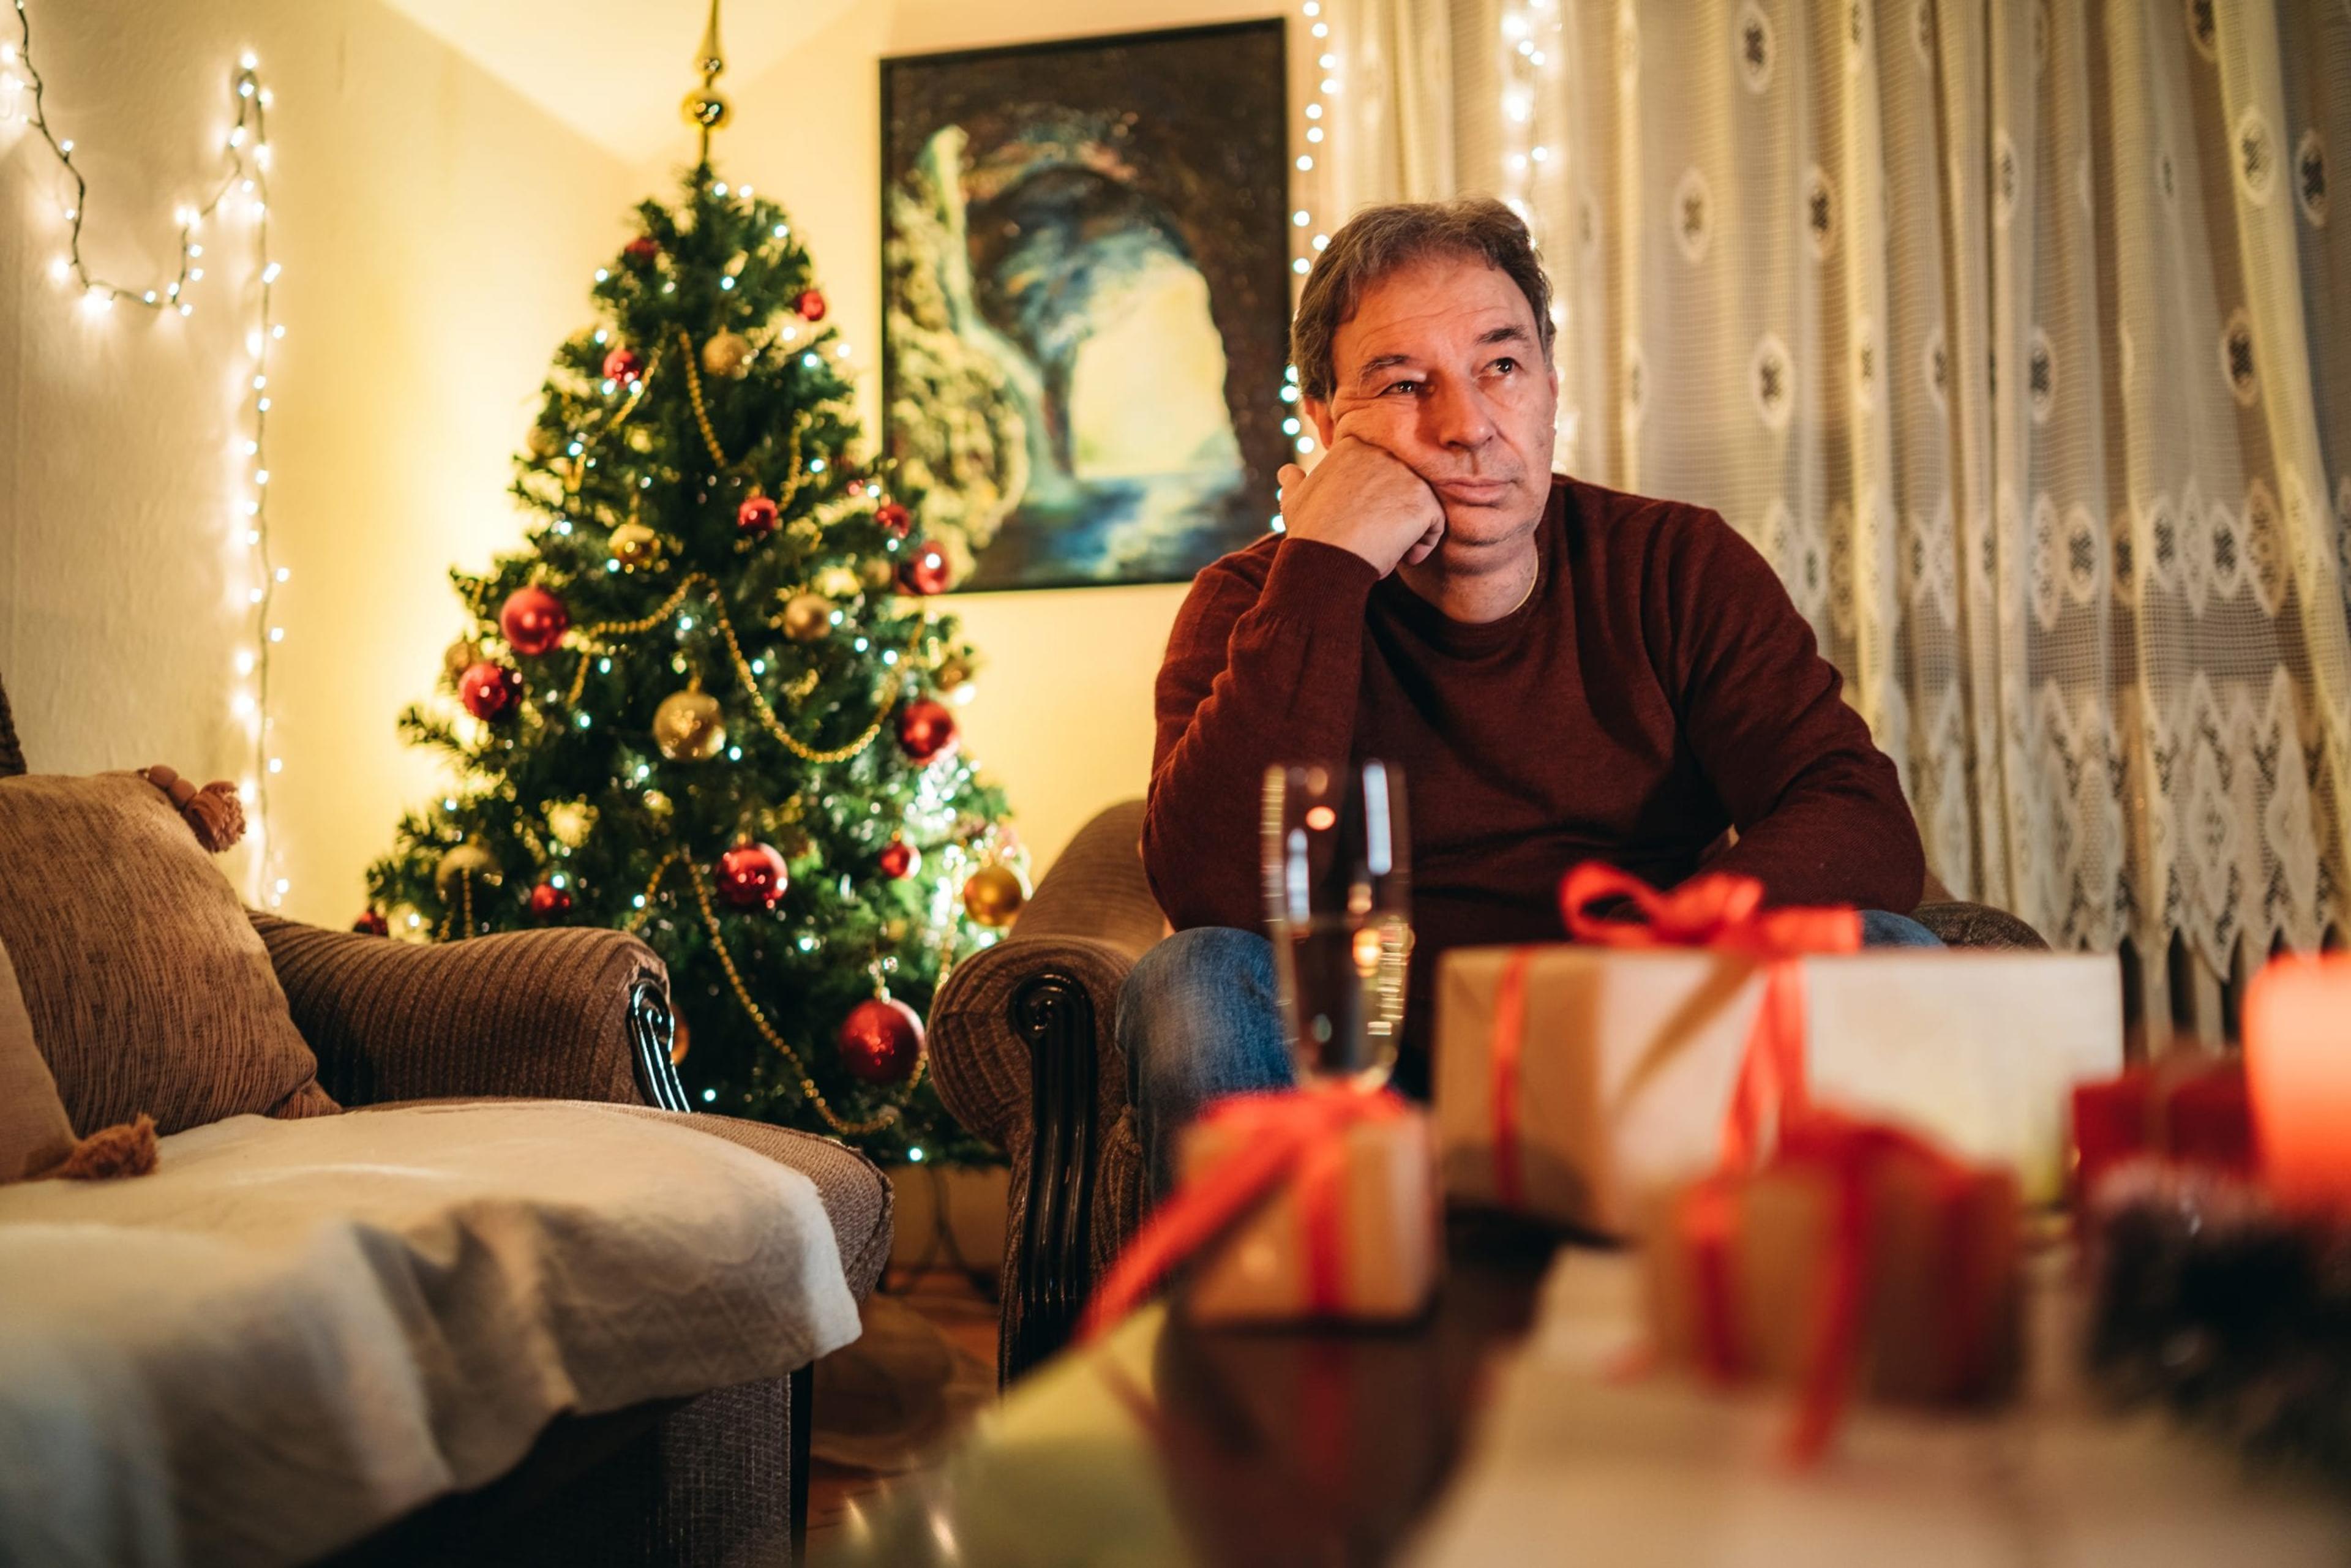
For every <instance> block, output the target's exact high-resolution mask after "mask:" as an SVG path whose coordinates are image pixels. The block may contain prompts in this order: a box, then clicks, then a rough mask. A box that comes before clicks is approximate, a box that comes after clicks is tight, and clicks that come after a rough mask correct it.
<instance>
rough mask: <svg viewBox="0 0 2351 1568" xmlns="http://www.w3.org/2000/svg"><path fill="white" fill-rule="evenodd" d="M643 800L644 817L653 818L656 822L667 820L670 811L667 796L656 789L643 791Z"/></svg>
mask: <svg viewBox="0 0 2351 1568" xmlns="http://www.w3.org/2000/svg"><path fill="white" fill-rule="evenodd" d="M643 798H644V802H645V813H646V815H648V816H650V817H653V818H655V819H656V820H666V819H667V818H668V816H669V811H670V805H669V797H668V796H666V795H664V794H663V793H662V792H661V791H660V790H658V789H648V790H646V791H645V793H644V797H643Z"/></svg>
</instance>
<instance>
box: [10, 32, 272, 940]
mask: <svg viewBox="0 0 2351 1568" xmlns="http://www.w3.org/2000/svg"><path fill="white" fill-rule="evenodd" d="M25 3H26V0H14V5H15V6H16V43H15V44H14V45H13V46H12V45H6V44H0V120H12V119H16V118H19V117H20V116H21V117H22V118H24V119H25V120H27V122H28V123H29V124H30V125H31V127H32V129H33V130H35V131H38V132H39V133H40V138H41V141H42V142H43V143H44V144H45V145H47V148H48V150H49V153H50V155H51V156H52V157H53V158H54V159H55V160H56V161H57V166H58V168H59V169H61V170H62V171H63V172H64V173H65V175H66V178H67V180H68V182H69V183H70V190H69V191H68V193H64V194H63V195H62V196H61V197H60V206H59V210H60V214H61V215H62V217H63V219H64V222H65V225H66V242H65V249H64V250H63V251H62V252H61V253H59V254H58V255H57V256H54V257H52V258H51V260H50V262H49V269H48V270H49V276H50V277H51V278H52V279H53V280H55V281H56V282H57V284H58V285H59V286H60V287H66V288H69V289H74V290H78V293H79V295H80V303H81V308H82V309H83V310H84V311H86V312H88V313H89V315H90V316H92V317H105V316H108V315H110V314H111V313H112V311H113V310H114V308H115V307H116V306H118V305H129V306H132V307H136V308H140V309H143V310H146V311H149V312H151V313H152V314H153V315H155V316H157V317H158V318H161V319H166V320H168V319H173V318H186V317H189V316H193V314H194V313H195V300H194V298H193V287H194V286H195V285H197V284H199V283H202V282H203V281H204V259H205V257H204V236H205V235H207V234H210V233H213V232H214V225H216V224H217V225H228V224H231V223H242V224H244V225H246V230H247V237H248V238H249V239H250V242H251V244H252V247H253V258H254V259H253V265H254V271H255V276H256V283H257V287H258V293H259V306H258V316H257V319H256V325H255V326H254V328H253V329H252V330H251V331H249V332H248V333H246V340H245V350H246V356H247V370H248V372H249V373H248V374H247V375H246V377H245V378H244V383H245V385H244V391H245V392H246V393H247V394H249V396H250V399H251V402H250V413H249V416H248V418H246V420H243V421H240V422H239V429H238V430H237V432H236V434H235V435H233V436H232V437H231V441H232V451H231V457H232V460H233V462H234V464H235V469H236V472H237V473H238V474H239V475H240V476H241V480H240V485H239V489H238V493H237V495H236V497H235V499H234V501H233V507H232V515H231V517H230V528H231V529H232V537H233V538H241V539H242V541H243V550H244V555H243V560H244V566H245V573H244V575H245V579H246V586H245V588H244V591H243V599H244V603H245V606H246V609H247V610H249V612H250V613H251V616H252V627H253V639H252V641H251V642H250V643H246V644H245V645H242V646H240V647H239V648H238V649H237V650H236V652H235V655H234V659H233V664H234V668H235V684H234V685H233V686H232V688H231V693H230V697H229V711H230V712H231V713H232V714H234V715H235V716H236V718H237V721H238V722H239V724H241V725H242V726H243V727H244V728H245V731H246V736H247V737H248V738H249V742H250V745H251V747H252V763H251V767H250V769H249V770H248V771H247V773H246V776H245V777H244V778H243V779H239V780H238V784H237V789H238V793H239V795H240V796H242V798H243V800H244V802H245V807H246V817H247V819H248V832H247V835H246V836H247V841H249V842H250V843H251V844H252V845H253V860H252V877H253V886H254V891H255V893H256V896H258V897H260V898H262V899H264V900H266V902H267V903H268V904H269V905H270V906H271V907H272V908H276V907H277V906H279V905H281V904H284V903H285V899H286V894H287V889H288V886H289V883H287V879H286V878H285V877H284V876H282V875H280V874H279V871H278V855H277V839H276V836H275V835H274V834H272V833H271V832H270V831H269V782H270V780H271V779H274V778H275V777H277V775H278V774H279V773H281V772H283V771H284V769H285V758H282V757H281V756H279V755H278V754H277V746H276V743H275V740H274V739H273V737H272V734H271V731H272V729H273V727H274V722H275V721H273V720H272V719H271V717H270V715H269V675H270V653H271V650H273V649H274V648H276V647H277V645H278V644H279V643H283V642H284V641H285V640H286V628H285V627H284V626H283V625H281V624H279V623H278V620H277V591H278V590H279V589H280V588H282V587H284V586H285V584H286V581H287V579H288V578H289V577H290V576H291V575H292V573H291V572H289V571H288V570H287V569H286V568H285V567H282V566H279V565H277V563H276V562H275V561H274V560H273V559H271V556H270V549H269V411H270V405H271V403H272V401H273V393H272V391H271V389H270V385H269V362H270V351H271V350H272V349H274V348H275V347H276V346H277V343H279V342H280V341H282V340H284V338H285V336H286V328H285V326H284V325H283V324H282V323H280V322H279V321H278V320H277V314H276V310H275V302H276V301H275V290H276V287H277V280H278V277H279V276H280V274H281V272H282V270H283V269H282V268H281V267H279V265H278V264H277V262H276V261H274V260H272V259H271V257H270V254H269V168H270V162H271V159H270V150H269V106H270V102H271V94H270V91H269V89H267V88H266V87H265V86H263V85H262V81H261V77H260V74H259V71H260V61H258V60H257V59H256V58H255V57H253V56H252V55H251V54H249V53H248V54H246V55H245V56H244V57H241V58H240V59H239V60H238V61H237V66H236V70H235V74H234V75H233V76H232V77H231V78H229V89H230V91H231V93H232V95H233V96H232V98H231V100H230V108H231V110H233V111H234V114H235V119H234V120H233V121H232V123H231V124H230V127H229V130H228V132H227V135H226V137H225V143H224V145H223V147H222V150H221V159H222V165H223V173H222V175H221V178H220V181H219V183H218V184H217V185H215V186H214V187H213V189H212V193H211V195H210V196H209V197H208V198H207V199H206V200H205V201H204V203H203V204H201V205H198V206H183V207H181V208H180V209H179V210H178V211H177V212H176V213H175V214H173V219H174V221H175V222H176V223H177V224H178V225H179V235H180V262H179V270H178V272H177V273H176V274H175V275H174V276H173V277H172V279H171V280H170V281H169V282H168V283H164V284H162V286H161V287H148V288H137V287H130V286H127V285H124V284H120V283H116V282H113V281H111V280H110V279H108V278H106V277H99V275H98V274H96V273H94V272H92V271H91V270H90V268H89V264H88V263H87V262H86V261H85V260H84V259H83V257H82V250H81V238H82V225H84V224H85V223H86V222H87V221H88V219H89V182H88V181H87V180H86V179H84V178H83V175H82V172H81V170H80V168H79V167H78V165H77V164H76V163H75V162H74V144H73V141H72V139H71V138H69V137H60V136H59V135H58V134H57V131H56V130H55V129H54V128H53V127H52V126H51V125H50V123H49V119H48V114H47V105H46V103H45V102H44V99H43V91H44V87H45V84H44V83H43V81H42V79H41V73H40V71H39V70H38V69H37V68H36V67H35V66H34V64H33V29H32V18H31V17H30V16H29V15H27V13H26V9H25ZM19 73H21V75H20V74H19ZM28 89H29V93H30V97H31V104H30V108H29V112H27V111H26V109H25V105H24V99H25V98H26V93H27V90H28Z"/></svg>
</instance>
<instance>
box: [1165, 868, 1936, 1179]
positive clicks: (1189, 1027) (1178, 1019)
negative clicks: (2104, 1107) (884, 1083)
mask: <svg viewBox="0 0 2351 1568" xmlns="http://www.w3.org/2000/svg"><path fill="white" fill-rule="evenodd" d="M1861 936H1862V941H1863V942H1864V943H1865V944H1866V945H1867V946H1872V947H1939V946H1942V945H1943V944H1942V942H1941V940H1940V939H1939V938H1938V937H1937V936H1936V935H1935V934H1934V933H1933V932H1931V931H1929V930H1928V929H1927V928H1926V927H1925V926H1923V925H1919V924H1918V923H1917V921H1915V920H1913V919H1911V918H1910V917H1909V916H1908V915H1888V914H1886V912H1885V911H1884V910H1880V909H1869V910H1864V911H1863V912H1862V916H1861ZM1118 1044H1119V1049H1120V1050H1121V1051H1124V1052H1125V1053H1126V1098H1127V1103H1129V1104H1131V1105H1133V1106H1134V1120H1135V1130H1136V1133H1137V1134H1138V1135H1139V1136H1140V1137H1141V1138H1142V1140H1143V1156H1144V1202H1145V1203H1146V1205H1156V1204H1157V1203H1158V1201H1159V1200H1160V1199H1161V1198H1162V1197H1165V1196H1166V1194H1167V1193H1168V1191H1169V1190H1170V1189H1172V1188H1173V1187H1174V1186H1175V1135H1176V1134H1177V1133H1179V1132H1181V1131H1182V1130H1183V1127H1184V1124H1186V1123H1187V1122H1189V1121H1190V1120H1191V1119H1192V1118H1193V1117H1194V1116H1196V1115H1197V1114H1199V1111H1200V1107H1201V1106H1203V1105H1205V1104H1207V1103H1208V1102H1209V1101H1211V1100H1214V1099H1216V1098H1217V1096H1219V1095H1223V1094H1238V1093H1242V1092H1246V1091H1248V1090H1251V1089H1286V1088H1288V1087H1289V1086H1290V1047H1289V1044H1288V1042H1287V1041H1285V1040H1283V1038H1282V1027H1281V1014H1280V1009H1278V1008H1277V1007H1276V1006H1275V1004H1274V991H1273V946H1272V944H1270V943H1269V942H1268V941H1267V940H1266V939H1265V938H1264V937H1262V936H1259V935H1258V934H1257V933H1256V932H1254V931H1237V930H1234V929H1232V928H1230V927H1228V926H1221V925H1203V926H1198V927H1196V928H1195V929H1193V930H1190V931H1178V932H1177V933H1175V935H1174V936H1170V937H1168V938H1166V939H1165V941H1163V942H1161V943H1159V944H1158V946H1155V947H1153V948H1152V949H1151V950H1150V951H1149V952H1147V953H1145V954H1144V956H1142V958H1141V959H1140V960H1138V961H1137V962H1136V964H1135V966H1134V973H1132V974H1130V975H1129V976H1128V977H1127V979H1126V988H1125V989H1124V990H1123V991H1122V992H1120V994H1119V1000H1118Z"/></svg>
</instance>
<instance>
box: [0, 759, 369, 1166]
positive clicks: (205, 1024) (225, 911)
mask: <svg viewBox="0 0 2351 1568" xmlns="http://www.w3.org/2000/svg"><path fill="white" fill-rule="evenodd" d="M243 829H244V813H243V811H242V810H240V809H239V807H238V804H237V800H236V795H235V790H234V789H232V788H231V787H230V786H228V785H226V784H210V785H205V786H204V787H202V788H201V789H200V788H198V787H197V786H196V785H195V784H193V782H191V781H190V780H188V779H183V778H181V777H180V776H179V775H178V774H177V773H176V772H174V771H173V770H172V769H171V768H149V769H147V770H146V771H145V772H144V773H102V774H99V775H98V776H96V777H95V778H89V779H68V778H57V777H52V776H47V775H41V774H26V775H23V776H20V777H17V778H13V779H0V948H5V950H6V952H7V954H8V955H9V956H10V958H11V959H12V960H13V964H14V970H15V979H16V988H18V989H19V990H20V991H21V993H22V998H23V1007H24V1011H25V1013H26V1016H27V1017H28V1018H29V1019H30V1020H31V1026H32V1039H33V1043H34V1045H35V1046H36V1048H37V1051H38V1054H39V1056H40V1058H41V1060H42V1061H43V1062H45V1063H46V1065H47V1070H48V1072H49V1074H50V1076H51V1078H52V1079H53V1080H54V1082H55V1090H54V1092H55V1095H56V1097H57V1100H58V1102H59V1103H62V1104H63V1106H64V1108H65V1113H66V1116H67V1119H68V1123H69V1124H70V1126H71V1130H72V1131H73V1132H74V1133H76V1134H80V1135H81V1136H83V1137H84V1138H89V1139H91V1140H92V1141H93V1143H94V1144H95V1145H96V1146H95V1147H93V1148H92V1150H91V1151H90V1154H89V1156H88V1157H89V1158H91V1159H98V1158H100V1157H113V1156H110V1155H104V1151H105V1150H106V1149H107V1148H109V1147H110V1146H111V1142H110V1140H111V1141H113V1142H119V1141H120V1139H119V1138H117V1137H116V1136H115V1134H116V1130H119V1129H133V1130H135V1129H136V1128H137V1126H138V1124H139V1119H140V1118H141V1116H151V1117H152V1119H153V1124H154V1130H155V1131H158V1132H162V1133H167V1134H168V1133H175V1132H179V1131H181V1130H182V1129H183V1128H187V1127H196V1126H202V1125H204V1124H206V1123H208V1122H217V1121H219V1120H221V1119H222V1118H224V1117H227V1116H235V1115H239V1114H243V1113H260V1114H263V1115H271V1116H308V1115H319V1114H323V1113H332V1112H334V1111H336V1110H338V1109H339V1108H340V1107H338V1106H337V1105H336V1104H335V1103H334V1101H333V1100H331V1099H329V1097H328V1095H327V1092H326V1091H324V1090H323V1089H321V1088H319V1079H318V1071H319V1064H318V1061H317V1059H316V1058H315V1057H313V1056H312V1055H311V1053H310V1048H309V1046H308V1044H307V1043H306V1042H305V1041H304V1040H303V1039H302V1036H301V1033H300V1032H299V1031H298V1030H296V1029H295V1027H294V1019H293V1016H292V1014H291V1013H289V1012H288V1011H287V1005H286V993H285V991H284V990H283V989H282V988H280V987H279V986H278V984H277V971H276V970H275V969H273V968H272V967H270V962H269V952H268V949H267V948H266V947H264V946H262V942H261V938H260V936H258V935H257V934H256V932H255V931H254V929H253V926H252V925H251V924H250V923H249V922H248V921H247V920H246V915H245V908H244V904H243V903H242V901H240V900H239V898H238V897H237V894H236V890H235V888H233V887H231V886H230V885H229V883H228V879H227V878H226V877H225V876H223V875H222V874H221V873H220V871H219V870H218V868H216V867H215V866H214V864H213V863H212V861H211V859H210V857H209V854H208V853H207V852H208V851H209V852H218V851H221V850H225V849H227V848H228V847H229V846H231V845H232V844H234V843H235V841H236V840H237V837H238V836H239V834H240V833H241V832H242V831H243ZM122 1136H123V1137H130V1138H131V1140H132V1141H133V1142H134V1143H135V1133H127V1134H122ZM118 1152H121V1151H118ZM123 1157H126V1158H128V1159H129V1160H130V1161H131V1163H132V1164H136V1163H137V1160H138V1157H139V1156H138V1155H137V1153H136V1150H135V1148H134V1149H131V1150H129V1151H128V1152H127V1153H125V1154H124V1155H123Z"/></svg>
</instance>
